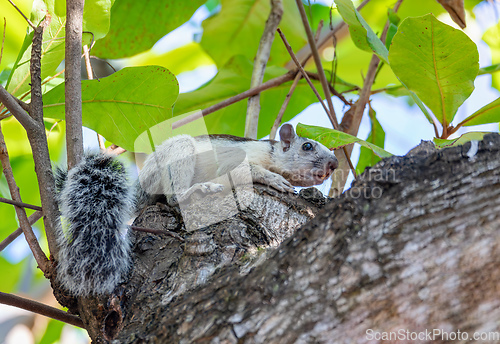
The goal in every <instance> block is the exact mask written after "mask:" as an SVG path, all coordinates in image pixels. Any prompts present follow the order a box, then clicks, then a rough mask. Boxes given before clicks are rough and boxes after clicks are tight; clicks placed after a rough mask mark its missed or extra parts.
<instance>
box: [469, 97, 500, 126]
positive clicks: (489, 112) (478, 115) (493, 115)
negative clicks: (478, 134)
mask: <svg viewBox="0 0 500 344" xmlns="http://www.w3.org/2000/svg"><path fill="white" fill-rule="evenodd" d="M496 122H500V98H497V99H495V100H494V101H492V102H491V103H489V104H486V105H485V106H483V107H482V108H480V109H479V110H477V111H476V112H474V113H473V114H472V115H470V116H469V117H467V118H466V119H464V120H463V121H462V123H463V126H465V127H468V126H471V125H479V124H487V123H496Z"/></svg>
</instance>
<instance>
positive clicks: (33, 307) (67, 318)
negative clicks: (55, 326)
mask: <svg viewBox="0 0 500 344" xmlns="http://www.w3.org/2000/svg"><path fill="white" fill-rule="evenodd" d="M0 303H2V304H4V305H9V306H13V307H17V308H21V309H25V310H27V311H30V312H33V313H36V314H41V315H44V316H46V317H49V318H52V319H55V320H59V321H62V322H65V323H67V324H70V325H74V326H78V327H81V328H85V325H84V324H83V322H82V319H80V318H79V317H77V316H76V315H72V314H68V313H67V312H64V311H61V310H60V309H57V308H54V307H51V306H48V305H45V304H43V303H40V302H37V301H34V300H29V299H25V298H24V297H20V296H17V295H12V294H6V293H2V292H0Z"/></svg>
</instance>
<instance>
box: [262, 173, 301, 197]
mask: <svg viewBox="0 0 500 344" xmlns="http://www.w3.org/2000/svg"><path fill="white" fill-rule="evenodd" d="M266 184H267V185H269V186H270V187H272V188H273V189H276V190H278V191H281V192H289V193H295V189H294V188H293V186H292V184H290V182H289V181H288V180H286V179H285V178H283V177H282V176H280V175H279V174H275V173H273V174H271V175H269V176H266Z"/></svg>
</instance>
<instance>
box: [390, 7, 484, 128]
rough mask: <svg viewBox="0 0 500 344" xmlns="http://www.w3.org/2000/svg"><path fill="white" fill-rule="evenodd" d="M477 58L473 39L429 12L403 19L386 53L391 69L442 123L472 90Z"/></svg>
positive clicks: (444, 122)
mask: <svg viewBox="0 0 500 344" xmlns="http://www.w3.org/2000/svg"><path fill="white" fill-rule="evenodd" d="M478 61H479V55H478V52H477V48H476V45H475V44H474V42H472V41H471V40H470V38H469V37H467V35H466V34H465V33H463V32H462V31H460V30H457V29H454V28H452V27H451V26H448V25H446V24H443V23H441V22H440V21H439V20H437V19H436V18H435V17H434V16H433V15H432V14H428V15H425V16H423V17H417V18H407V19H405V20H404V21H403V22H402V23H401V25H400V26H399V29H398V32H397V34H396V35H395V36H394V39H393V40H392V45H391V49H390V53H389V62H390V65H391V68H392V70H393V71H394V73H395V74H396V75H397V76H398V78H399V79H400V80H401V82H402V83H403V84H404V85H406V86H407V87H408V88H409V89H410V90H411V91H413V92H415V94H416V95H417V96H418V98H420V99H421V100H422V101H423V102H424V103H425V105H427V106H428V107H429V108H430V109H431V111H432V112H433V113H434V115H435V116H436V117H437V118H438V120H439V121H440V122H441V123H442V124H443V125H444V126H447V125H448V124H449V123H451V121H452V120H453V117H454V116H455V113H456V112H457V109H458V107H459V106H460V105H462V103H463V102H464V101H465V99H467V98H468V97H469V96H470V94H471V93H472V91H473V90H474V79H475V78H476V76H477V72H478V69H479V63H478Z"/></svg>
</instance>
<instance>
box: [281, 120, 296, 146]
mask: <svg viewBox="0 0 500 344" xmlns="http://www.w3.org/2000/svg"><path fill="white" fill-rule="evenodd" d="M280 139H281V145H282V146H283V151H285V152H286V151H287V150H289V149H290V146H291V145H292V142H293V140H295V130H293V127H292V126H291V125H290V124H288V123H286V124H283V125H282V126H281V129H280Z"/></svg>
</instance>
